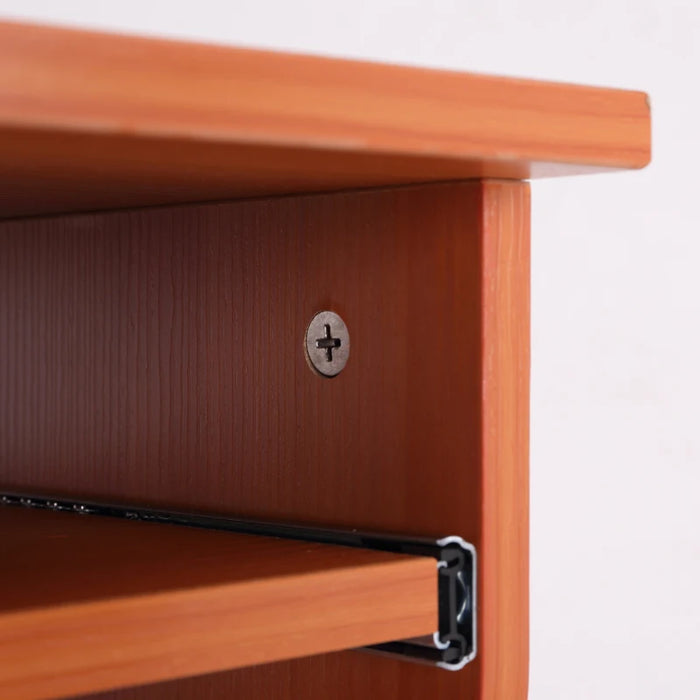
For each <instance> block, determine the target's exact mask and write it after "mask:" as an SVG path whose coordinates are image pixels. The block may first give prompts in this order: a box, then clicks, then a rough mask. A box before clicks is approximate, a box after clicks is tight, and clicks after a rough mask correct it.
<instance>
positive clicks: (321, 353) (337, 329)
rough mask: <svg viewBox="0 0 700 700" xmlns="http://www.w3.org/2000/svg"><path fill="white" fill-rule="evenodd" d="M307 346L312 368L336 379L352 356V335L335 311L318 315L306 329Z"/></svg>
mask: <svg viewBox="0 0 700 700" xmlns="http://www.w3.org/2000/svg"><path fill="white" fill-rule="evenodd" d="M305 346H306V357H307V359H308V361H309V364H310V365H311V367H312V368H313V369H315V370H316V371H317V372H318V373H319V374H321V375H323V376H324V377H335V375H336V374H339V373H340V372H342V370H343V368H344V367H345V365H346V363H347V361H348V357H349V355H350V334H349V333H348V329H347V326H346V325H345V323H344V321H343V319H342V318H340V316H338V314H336V313H334V312H333V311H320V312H319V313H317V314H316V315H315V316H314V317H313V318H312V319H311V323H310V324H309V327H308V328H307V329H306V343H305Z"/></svg>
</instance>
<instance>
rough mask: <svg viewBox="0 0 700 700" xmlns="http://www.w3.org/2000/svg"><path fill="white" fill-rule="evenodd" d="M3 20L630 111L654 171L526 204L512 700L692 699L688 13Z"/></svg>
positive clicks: (115, 14) (695, 610)
mask: <svg viewBox="0 0 700 700" xmlns="http://www.w3.org/2000/svg"><path fill="white" fill-rule="evenodd" d="M0 14H2V15H4V16H6V17H18V18H19V17H22V18H34V19H38V20H43V21H52V22H63V23H69V24H76V25H83V26H92V27H104V28H107V29H118V30H125V31H131V32H139V33H146V34H160V35H170V36H175V37H184V38H196V39H205V40H212V41H218V42H223V43H235V44H243V45H252V46H265V47H272V48H280V49H292V50H300V51H304V52H312V53H323V54H334V55H340V56H349V57H360V58H369V59H377V60H384V61H393V62H400V63H410V64H420V65H425V66H436V67H447V68H455V69H462V70H469V71H480V72H488V73H496V74H506V75H513V76H524V77H532V78H543V79H554V80H564V81H571V82H581V83H588V84H593V85H607V86H611V87H627V88H635V89H642V90H645V91H647V92H649V93H650V94H651V101H652V108H653V120H654V122H653V123H654V126H653V139H654V155H653V164H652V166H651V167H649V168H648V169H647V170H645V171H642V172H633V173H624V174H612V175H610V174H608V175H597V176H585V177H576V178H564V179H559V180H540V181H536V182H535V183H534V184H533V277H532V284H533V338H532V340H533V347H532V350H533V354H532V357H533V365H532V380H533V382H532V453H531V458H532V525H531V537H532V574H531V577H532V579H531V580H532V608H531V613H532V628H531V630H532V631H531V682H530V697H531V699H532V700H568V699H578V698H585V699H587V700H588V699H592V698H606V699H607V698H610V699H615V700H619V699H623V700H624V699H627V698H629V699H634V700H637V699H646V698H649V699H652V698H653V699H654V700H656V699H663V700H675V699H681V698H682V699H686V698H687V699H688V700H691V699H692V700H695V699H696V698H699V697H700V641H699V635H700V603H699V602H698V601H699V597H700V508H699V507H698V506H699V493H700V468H699V467H700V431H699V430H698V428H699V424H698V409H697V403H698V398H699V397H700V370H699V369H698V360H699V357H700V352H699V349H698V343H699V341H700V277H699V275H698V267H699V265H698V263H699V259H700V215H699V213H698V211H699V209H698V202H697V200H698V169H699V168H700V137H699V134H700V49H699V48H698V46H700V2H699V1H698V0H685V1H683V0H588V1H587V2H580V1H577V2H566V0H530V1H529V2H517V1H516V0H482V1H480V2H476V1H474V0H471V1H470V0H464V1H463V2H458V1H457V0H452V1H445V2H427V1H424V2H408V1H406V0H404V1H403V2H398V1H396V0H372V1H365V0H355V1H354V2H353V1H351V0H343V1H342V2H337V1H331V0H254V1H246V2H244V1H237V0H218V1H217V0H196V1H191V2H188V3H184V2H180V3H178V2H175V1H172V0H171V1H169V2H164V1H158V2H147V1H145V0H121V1H120V2H113V1H111V2H100V1H98V0H81V1H78V0H61V2H58V1H57V0H43V1H41V0H0ZM504 700H510V699H508V698H506V699H504Z"/></svg>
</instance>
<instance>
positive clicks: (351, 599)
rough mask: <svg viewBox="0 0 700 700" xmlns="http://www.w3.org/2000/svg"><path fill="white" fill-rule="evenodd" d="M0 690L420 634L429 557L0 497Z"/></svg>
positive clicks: (427, 602)
mask: <svg viewBox="0 0 700 700" xmlns="http://www.w3.org/2000/svg"><path fill="white" fill-rule="evenodd" d="M0 530H1V531H2V533H3V536H2V538H0V560H2V576H1V577H0V660H1V663H0V695H1V696H2V697H7V698H29V697H35V698H36V697H44V698H46V697H64V696H67V695H74V694H79V693H80V694H82V693H87V692H94V691H97V690H104V689H108V688H115V687H122V686H126V685H132V684H138V683H149V682H153V681H158V680H162V679H170V678H176V677H181V676H187V675H195V674H201V673H206V672H212V671H220V670H225V669H232V668H239V667H241V666H250V665H254V664H260V663H266V662H270V661H278V660H281V659H291V658H296V657H300V656H305V655H308V654H318V653H321V652H327V651H336V650H339V649H347V648H351V647H357V646H363V645H367V644H376V643H379V642H386V641H390V640H395V639H403V638H409V637H414V636H420V635H425V634H432V633H433V632H434V631H435V630H436V628H437V595H436V586H437V584H436V581H437V572H436V562H435V560H434V559H431V558H423V557H409V556H404V555H398V554H388V553H384V552H376V551H369V550H364V549H353V548H349V547H338V546H331V545H320V544H310V543H307V542H294V541H290V540H279V539H274V538H269V537H258V536H252V535H239V534H233V533H228V532H226V533H224V532H213V531H205V530H197V529H194V528H187V527H179V526H175V525H159V524H153V523H143V522H129V521H122V520H116V519H114V520H113V519H111V518H107V517H100V516H84V515H78V514H71V513H53V512H49V511H37V510H29V509H23V508H20V507H16V506H14V507H13V506H5V507H2V506H0Z"/></svg>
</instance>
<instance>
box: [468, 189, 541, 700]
mask: <svg viewBox="0 0 700 700" xmlns="http://www.w3.org/2000/svg"><path fill="white" fill-rule="evenodd" d="M483 202H484V211H483V239H482V241H483V253H482V254H483V268H482V289H483V291H482V294H483V297H482V313H483V317H482V342H483V346H482V365H481V366H482V372H483V395H482V411H483V425H482V431H483V432H482V450H483V452H482V467H483V471H482V485H481V488H482V504H483V510H482V522H481V527H482V530H481V540H480V541H481V558H480V565H481V579H480V580H481V582H482V591H483V595H482V596H481V606H480V612H481V620H480V625H481V627H480V630H481V636H482V638H484V639H487V640H488V642H489V646H488V647H487V648H486V650H485V653H484V655H483V658H482V676H481V681H482V692H481V697H482V698H498V699H499V700H500V699H501V698H503V699H504V700H506V699H509V698H513V699H514V700H515V699H516V698H522V699H523V700H524V699H525V698H527V689H528V640H529V623H528V611H529V570H528V561H529V490H530V485H529V469H528V458H529V451H530V440H529V413H530V192H529V189H528V187H527V186H526V185H515V184H506V183H486V184H485V185H484V195H483ZM484 586H486V590H485V591H484V590H483V587H484Z"/></svg>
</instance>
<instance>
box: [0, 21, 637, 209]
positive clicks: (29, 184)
mask: <svg viewBox="0 0 700 700" xmlns="http://www.w3.org/2000/svg"><path fill="white" fill-rule="evenodd" d="M0 152H1V153H2V158H1V159H0V216H19V215H34V214H41V213H48V212H69V211H77V210H89V209H92V210H94V209H104V208H114V207H133V206H140V205H147V204H167V203H181V202H185V201H190V202H191V201H198V200H199V201H202V200H214V199H230V198H233V197H242V196H258V195H268V194H276V193H277V194H279V193H295V192H297V193H298V192H309V191H311V192H315V191H324V190H339V189H348V188H358V187H371V186H377V185H391V184H402V183H415V182H428V181H438V180H442V181H445V180H455V179H464V178H475V177H478V178H481V177H497V178H514V179H523V178H528V177H531V176H532V177H539V176H543V175H557V174H569V173H580V172H589V171H591V170H600V169H604V168H638V167H642V166H644V165H645V164H646V163H647V162H648V160H649V154H650V119H649V107H648V102H647V98H646V96H645V95H644V94H643V93H641V92H631V91H622V90H609V89H601V88H591V87H582V86H573V85H565V84H556V83H546V82H535V81H527V80H513V79H507V78H494V77H487V76H480V75H473V74H464V73H456V72H449V71H438V70H426V69H419V68H409V67H402V66H392V65H380V64H372V63H366V62H360V61H347V60H338V59H328V58H320V57H312V56H302V55H293V54H285V53H274V52H265V51H254V50H248V49H245V50H244V49H234V48H225V47H219V46H205V45H200V44H193V43H183V42H173V41H162V40H155V39H147V38H140V37H122V36H116V35H109V34H98V33H91V32H85V31H75V30H67V29H57V28H50V27H40V26H32V25H23V24H14V23H0Z"/></svg>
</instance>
